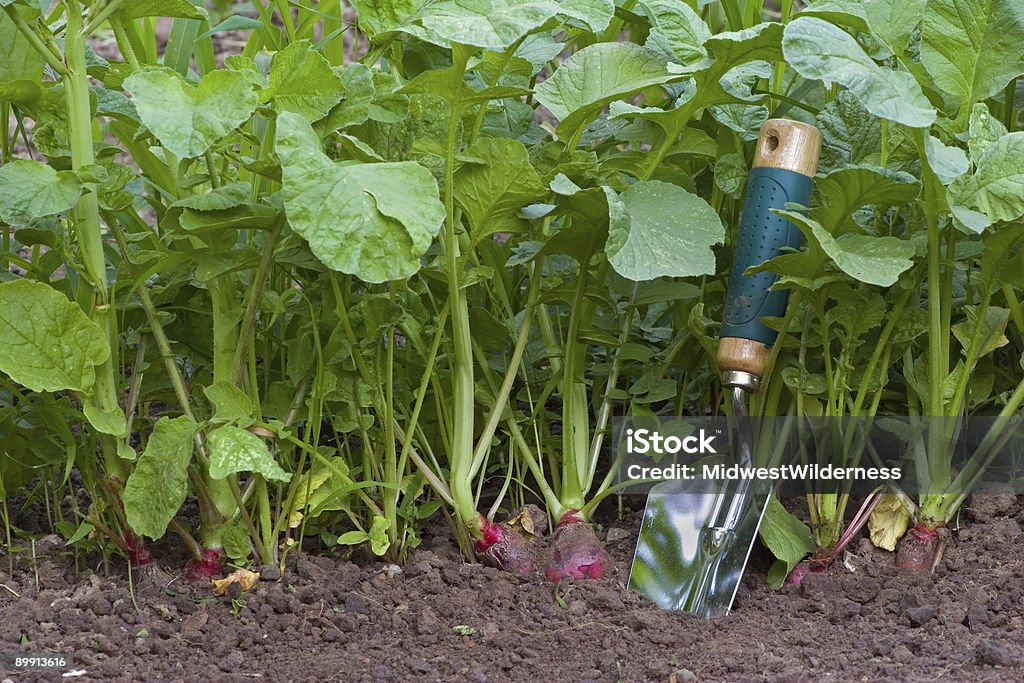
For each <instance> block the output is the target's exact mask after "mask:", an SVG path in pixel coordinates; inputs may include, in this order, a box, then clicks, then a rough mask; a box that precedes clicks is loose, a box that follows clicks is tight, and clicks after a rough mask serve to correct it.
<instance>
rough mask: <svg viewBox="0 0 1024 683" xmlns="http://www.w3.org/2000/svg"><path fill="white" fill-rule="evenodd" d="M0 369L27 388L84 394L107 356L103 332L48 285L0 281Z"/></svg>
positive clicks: (76, 306)
mask: <svg viewBox="0 0 1024 683" xmlns="http://www.w3.org/2000/svg"><path fill="white" fill-rule="evenodd" d="M0 349H3V351H2V352H0V371H2V372H4V373H6V374H7V375H8V376H9V377H10V378H11V379H13V380H14V381H15V382H17V383H18V384H21V385H23V386H25V387H28V388H29V389H31V390H32V391H60V390H63V389H69V390H71V391H81V392H83V393H89V392H90V391H91V389H92V385H93V382H94V381H95V379H96V366H97V365H101V364H102V363H103V362H104V361H105V360H106V359H107V356H109V355H110V348H109V347H108V346H107V340H106V338H105V337H104V335H103V331H102V330H101V329H100V328H99V326H98V325H97V324H96V323H94V322H93V321H91V320H89V317H88V316H86V315H85V313H83V312H82V309H81V308H79V307H78V305H77V304H74V303H72V302H70V301H68V299H67V297H65V296H64V295H63V294H61V293H60V292H58V291H57V290H55V289H53V288H52V287H50V286H49V285H45V284H43V283H41V282H33V281H31V280H13V281H11V282H4V283H0Z"/></svg>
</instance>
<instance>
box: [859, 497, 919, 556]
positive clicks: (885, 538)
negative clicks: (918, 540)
mask: <svg viewBox="0 0 1024 683" xmlns="http://www.w3.org/2000/svg"><path fill="white" fill-rule="evenodd" d="M908 526H910V511H909V510H907V508H906V507H905V506H904V505H903V502H902V501H900V499H899V497H897V496H896V495H895V494H892V493H886V494H885V495H883V496H882V500H881V501H879V503H878V505H876V506H875V509H874V510H872V511H871V516H870V517H869V518H868V531H869V532H870V533H871V542H872V543H874V544H875V547H876V548H884V549H885V550H895V549H896V541H898V540H900V538H902V537H903V534H905V533H906V531H907V527H908Z"/></svg>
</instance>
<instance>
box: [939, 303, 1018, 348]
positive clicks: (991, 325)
mask: <svg viewBox="0 0 1024 683" xmlns="http://www.w3.org/2000/svg"><path fill="white" fill-rule="evenodd" d="M964 309H965V311H966V313H967V320H966V322H962V323H957V324H956V325H953V330H952V332H953V336H954V337H956V340H957V341H958V342H960V346H962V347H963V349H964V353H966V352H967V350H968V349H969V348H970V347H971V340H972V339H973V337H974V335H975V334H979V335H980V337H979V343H978V350H977V352H976V354H977V355H976V358H984V357H985V356H987V355H988V354H990V353H992V352H993V351H995V350H996V349H999V348H1002V347H1004V346H1006V345H1007V344H1009V343H1010V340H1009V339H1007V338H1006V334H1005V333H1006V324H1007V323H1008V322H1009V321H1010V311H1009V309H1007V308H1000V307H998V306H990V307H988V308H987V309H986V310H985V320H984V321H982V320H980V319H979V317H978V313H979V312H980V311H979V310H978V307H977V306H965V307H964Z"/></svg>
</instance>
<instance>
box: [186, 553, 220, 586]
mask: <svg viewBox="0 0 1024 683" xmlns="http://www.w3.org/2000/svg"><path fill="white" fill-rule="evenodd" d="M226 558H227V553H226V552H224V548H206V549H204V550H203V552H202V557H199V558H193V559H191V560H189V561H188V564H186V565H185V577H186V578H187V579H188V580H189V581H209V580H210V579H214V578H219V577H220V576H222V575H223V574H224V560H225V559H226Z"/></svg>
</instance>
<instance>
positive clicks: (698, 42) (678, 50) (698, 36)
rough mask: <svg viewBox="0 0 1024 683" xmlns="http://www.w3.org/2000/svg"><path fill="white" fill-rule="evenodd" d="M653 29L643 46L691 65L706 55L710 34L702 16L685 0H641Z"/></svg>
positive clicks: (675, 60) (641, 5) (680, 62)
mask: <svg viewBox="0 0 1024 683" xmlns="http://www.w3.org/2000/svg"><path fill="white" fill-rule="evenodd" d="M639 4H640V8H641V9H642V10H643V11H644V13H645V14H646V15H647V20H648V22H650V24H651V30H650V31H649V32H648V34H647V42H646V43H644V46H645V47H647V48H649V49H651V50H652V51H655V52H658V53H661V54H663V55H665V57H667V58H668V59H671V60H672V61H674V62H678V63H679V64H692V63H694V62H697V61H700V60H701V59H703V58H704V57H706V56H707V54H708V51H707V50H705V49H704V43H705V42H706V41H707V39H708V38H710V37H711V30H710V29H709V28H708V26H707V24H705V23H704V20H703V19H701V18H700V15H699V14H697V13H696V12H694V11H693V10H692V9H691V8H690V6H689V5H687V4H686V3H685V2H682V0H641V2H640V3H639Z"/></svg>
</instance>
